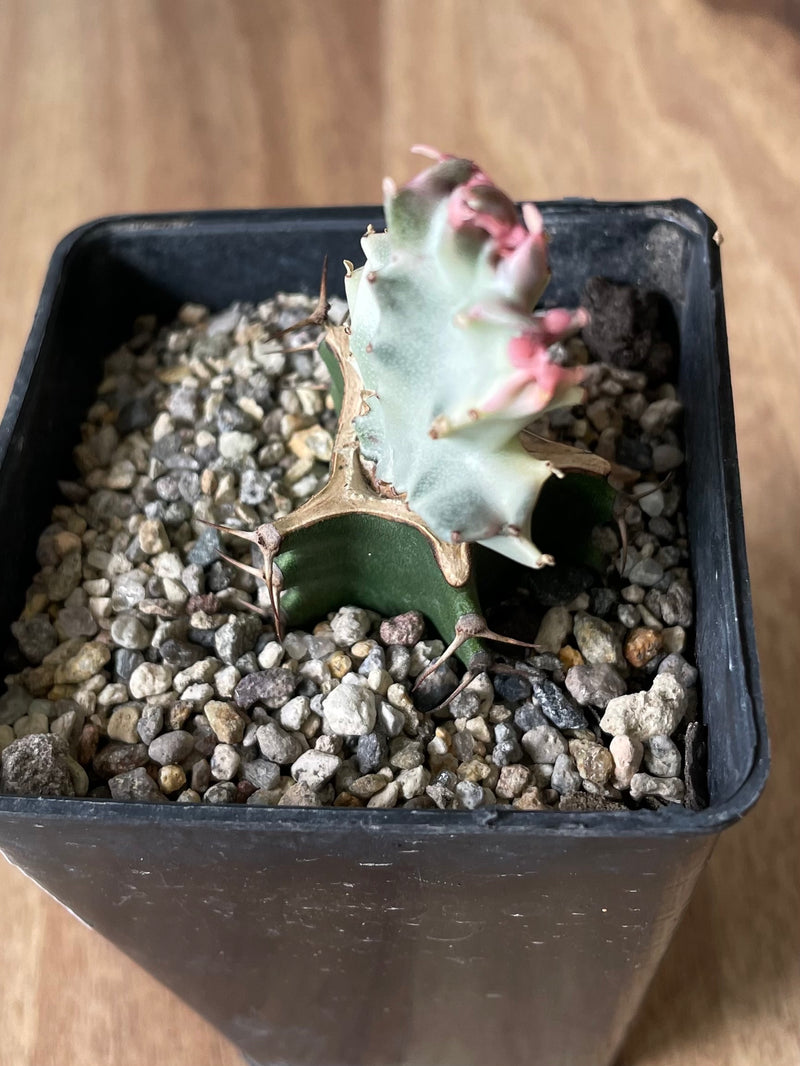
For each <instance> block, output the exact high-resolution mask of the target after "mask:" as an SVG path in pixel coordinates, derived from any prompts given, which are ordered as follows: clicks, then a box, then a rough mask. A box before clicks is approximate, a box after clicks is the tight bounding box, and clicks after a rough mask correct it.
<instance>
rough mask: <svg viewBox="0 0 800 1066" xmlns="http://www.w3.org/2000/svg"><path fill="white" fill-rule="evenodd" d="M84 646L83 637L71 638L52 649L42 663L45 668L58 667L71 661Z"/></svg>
mask: <svg viewBox="0 0 800 1066" xmlns="http://www.w3.org/2000/svg"><path fill="white" fill-rule="evenodd" d="M56 610H58V607H56ZM84 644H85V641H84V639H83V637H72V638H71V639H70V640H64V641H62V642H61V643H60V644H59V645H58V646H57V647H55V648H53V650H52V651H50V652H48V653H47V655H45V657H44V658H43V659H42V662H43V663H44V664H45V665H46V666H60V665H61V664H62V663H65V662H66V661H67V659H71V658H73V656H75V655H77V654H78V652H79V651H80V650H81V648H82V647H83V646H84Z"/></svg>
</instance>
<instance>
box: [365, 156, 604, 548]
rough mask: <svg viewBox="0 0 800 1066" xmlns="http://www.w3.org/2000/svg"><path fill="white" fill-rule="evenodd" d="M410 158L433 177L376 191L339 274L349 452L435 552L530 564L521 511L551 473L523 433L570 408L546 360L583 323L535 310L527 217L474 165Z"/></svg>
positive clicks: (534, 259) (537, 284) (561, 374)
mask: <svg viewBox="0 0 800 1066" xmlns="http://www.w3.org/2000/svg"><path fill="white" fill-rule="evenodd" d="M421 151H422V153H423V154H426V155H430V156H432V157H433V158H434V160H435V162H434V164H433V166H431V167H429V168H428V169H427V170H425V171H424V172H423V173H422V174H420V175H418V176H417V177H416V178H414V179H413V180H412V181H411V182H409V183H408V184H407V185H406V186H404V187H403V188H401V189H399V190H397V189H396V187H395V186H394V183H392V182H391V181H389V180H388V179H387V181H386V183H385V185H384V195H385V201H384V207H385V213H386V221H387V227H388V228H387V230H386V231H385V232H383V233H378V232H375V231H374V230H372V228H370V229H369V230H368V231H367V233H366V234H365V236H364V237H363V239H362V242H361V244H362V248H363V250H364V254H365V256H366V263H365V264H364V266H363V267H360V268H359V269H357V270H355V269H353V267H352V264H350V263H346V264H345V265H346V267H347V269H348V275H347V277H346V280H345V284H346V290H347V299H348V303H349V306H350V315H351V323H350V328H351V336H350V347H351V350H352V353H353V357H354V359H355V362H356V365H357V367H358V371H359V374H360V377H361V380H362V382H363V386H364V392H363V394H362V395H363V398H364V401H365V406H364V410H363V413H362V414H361V415H360V416H359V417H357V418H356V419H355V428H356V433H357V435H358V438H359V445H360V450H361V455H362V457H363V458H364V459H365V460H366V461H367V462H368V463H369V464H374V478H375V480H376V481H377V482H378V483H379V484H380V485H381V488H382V490H383V491H385V492H387V493H389V494H398V495H401V496H404V497H405V499H406V502H407V503H408V506H409V507H410V508H412V509H413V510H414V511H416V513H417V514H419V515H420V517H421V518H422V519H424V521H425V522H426V523H427V524H428V525H429V526H430V528H431V529H432V530H433V532H434V533H435V534H436V536H437V537H439V538H440V539H441V540H444V541H451V542H455V543H457V542H459V541H480V542H482V543H484V544H486V545H487V546H488V547H490V548H493V549H495V550H496V551H499V552H501V553H503V554H504V555H507V556H509V557H511V558H512V559H515V560H516V561H518V562H521V563H524V564H526V565H528V566H533V567H539V566H542V565H544V564H545V563H548V562H552V559H551V558H550V557H549V556H545V555H543V554H542V553H541V552H540V551H539V550H538V549H537V548H536V546H535V545H534V544H533V543H532V541H531V539H530V526H531V514H532V512H533V508H534V506H535V504H536V500H537V497H538V495H539V492H540V489H541V487H542V485H543V484H544V482H545V481H546V480H547V478H548V477H550V476H551V475H552V474H553V473H558V471H555V470H554V468H553V466H552V464H551V463H550V462H548V461H545V460H541V459H536V458H534V457H533V456H531V455H530V454H529V453H528V452H527V451H526V449H525V448H524V447H523V445H522V443H521V440H520V431H521V430H522V429H523V428H524V427H525V425H526V424H527V423H528V422H530V421H531V420H532V418H534V417H535V416H536V415H538V414H539V413H541V412H542V411H545V410H547V409H549V408H552V407H556V406H564V405H570V404H574V403H577V402H579V401H580V399H581V395H582V393H581V390H580V388H579V387H578V382H579V376H578V371H576V370H572V369H565V368H563V367H560V366H557V365H556V364H555V363H553V362H552V361H551V359H550V353H549V349H550V347H551V346H552V345H553V344H554V343H555V342H557V341H558V340H560V339H562V338H563V337H564V336H566V335H567V334H569V333H570V332H572V331H574V330H576V329H579V328H580V327H581V326H583V325H584V324H585V322H586V316H585V313H584V312H583V311H582V310H577V311H566V310H561V309H556V310H550V311H545V312H541V313H534V310H533V309H534V307H535V305H536V302H537V300H538V299H539V297H540V296H541V294H542V292H543V290H544V288H545V286H546V284H547V281H548V278H549V272H548V267H547V252H546V237H545V234H544V231H543V227H542V219H541V216H540V214H539V212H538V211H537V210H536V208H535V207H534V206H533V205H532V204H526V205H525V206H524V207H523V209H522V218H523V220H524V224H523V222H522V221H520V219H519V217H518V214H517V210H516V208H515V206H514V204H513V203H512V201H511V200H510V199H509V198H508V197H507V196H506V195H505V194H504V193H503V192H501V191H500V190H499V189H498V188H497V187H496V186H495V185H494V184H493V183H492V181H491V180H490V179H489V178H488V177H487V176H486V175H485V174H484V173H483V172H482V171H481V170H480V169H479V168H478V167H477V166H476V165H475V164H474V163H472V162H470V161H469V160H467V159H456V158H454V157H452V156H446V155H441V154H440V153H438V152H435V151H432V150H430V149H422V150H421Z"/></svg>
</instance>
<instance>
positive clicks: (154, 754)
mask: <svg viewBox="0 0 800 1066" xmlns="http://www.w3.org/2000/svg"><path fill="white" fill-rule="evenodd" d="M193 748H194V737H193V736H192V734H191V733H187V732H185V731H184V730H183V729H175V730H173V731H172V732H171V733H163V734H162V735H161V736H160V737H156V739H155V740H154V741H152V742H151V744H150V746H149V747H148V749H147V754H148V755H149V756H150V758H151V759H152V760H153V762H157V763H158V764H159V766H169V765H171V764H172V763H182V762H183V760H184V759H185V758H187V757H188V756H189V755H190V754H191V751H192V749H193Z"/></svg>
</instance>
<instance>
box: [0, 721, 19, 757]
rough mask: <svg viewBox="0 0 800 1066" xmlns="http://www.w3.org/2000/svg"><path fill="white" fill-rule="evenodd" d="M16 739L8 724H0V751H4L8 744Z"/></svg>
mask: <svg viewBox="0 0 800 1066" xmlns="http://www.w3.org/2000/svg"><path fill="white" fill-rule="evenodd" d="M15 740H16V737H15V736H14V730H13V729H12V728H11V726H10V725H0V751H4V750H5V749H6V748H7V747H8V745H9V744H11V743H13V742H14V741H15Z"/></svg>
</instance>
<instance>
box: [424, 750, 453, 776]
mask: <svg viewBox="0 0 800 1066" xmlns="http://www.w3.org/2000/svg"><path fill="white" fill-rule="evenodd" d="M428 766H429V767H430V770H431V773H433V774H438V773H440V772H441V771H442V770H450V771H452V772H453V773H456V771H457V770H458V768H459V767H458V759H457V758H456V757H455V755H451V754H450V752H447V753H446V754H445V755H429V756H428Z"/></svg>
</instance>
